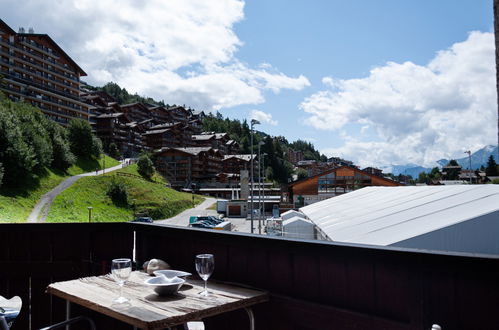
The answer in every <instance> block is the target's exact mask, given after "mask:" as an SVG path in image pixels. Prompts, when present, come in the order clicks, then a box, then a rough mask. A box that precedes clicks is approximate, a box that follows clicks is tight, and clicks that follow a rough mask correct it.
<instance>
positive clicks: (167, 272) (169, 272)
mask: <svg viewBox="0 0 499 330" xmlns="http://www.w3.org/2000/svg"><path fill="white" fill-rule="evenodd" d="M153 274H154V275H156V276H165V277H166V278H169V279H171V278H174V277H180V278H182V279H185V278H186V277H187V276H191V275H192V274H191V273H188V272H183V271H181V270H173V269H162V270H155V271H154V272H153Z"/></svg>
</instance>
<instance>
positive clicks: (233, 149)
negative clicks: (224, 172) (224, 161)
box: [225, 140, 240, 155]
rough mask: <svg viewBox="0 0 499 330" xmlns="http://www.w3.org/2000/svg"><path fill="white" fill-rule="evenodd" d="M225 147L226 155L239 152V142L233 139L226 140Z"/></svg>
mask: <svg viewBox="0 0 499 330" xmlns="http://www.w3.org/2000/svg"><path fill="white" fill-rule="evenodd" d="M225 147H226V148H227V155H236V154H239V152H240V148H239V143H237V142H236V141H235V140H229V141H227V143H226V144H225Z"/></svg>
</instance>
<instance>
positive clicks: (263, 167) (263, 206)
mask: <svg viewBox="0 0 499 330" xmlns="http://www.w3.org/2000/svg"><path fill="white" fill-rule="evenodd" d="M265 156H267V154H266V153H265V152H264V153H263V154H262V163H261V164H262V173H261V174H259V175H260V177H261V178H262V180H261V181H260V189H261V191H262V194H261V200H262V214H261V215H260V217H261V218H262V219H263V220H265V161H264V160H265ZM258 166H260V162H258ZM262 184H263V186H262ZM260 234H261V232H260Z"/></svg>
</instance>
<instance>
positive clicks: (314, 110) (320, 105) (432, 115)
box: [300, 32, 497, 165]
mask: <svg viewBox="0 0 499 330" xmlns="http://www.w3.org/2000/svg"><path fill="white" fill-rule="evenodd" d="M494 52H495V50H494V36H493V34H491V33H482V32H471V33H470V34H469V36H468V38H467V40H465V41H464V42H460V43H456V44H454V45H452V46H451V47H450V48H449V49H447V50H444V51H440V52H438V53H437V55H436V56H435V58H434V59H433V60H432V61H431V62H430V63H429V64H428V65H426V66H420V65H416V64H414V63H412V62H405V63H394V62H389V63H387V64H386V65H384V66H381V67H376V68H374V69H372V70H371V72H370V75H369V76H368V77H365V78H360V79H348V80H338V79H333V78H331V77H325V78H323V80H322V82H323V83H324V84H325V85H326V86H327V87H328V88H327V89H324V90H322V91H319V92H317V93H315V94H312V95H311V96H309V97H307V98H306V99H305V100H304V101H303V102H302V103H301V105H300V107H301V109H302V110H303V111H305V112H306V113H308V114H310V116H309V117H308V118H307V123H308V124H309V125H311V126H313V127H315V128H318V129H322V130H333V131H340V130H343V129H344V127H345V125H346V124H348V123H359V124H361V125H363V126H369V128H370V129H372V130H374V131H375V132H376V133H377V135H378V137H379V139H380V141H381V142H362V141H360V140H359V139H358V138H357V137H354V136H343V137H342V138H343V139H344V145H343V146H342V147H341V148H336V149H329V150H323V151H324V152H327V153H329V154H331V153H336V154H341V155H342V156H344V157H346V158H349V159H352V160H354V161H358V162H359V163H362V162H364V163H368V164H370V165H373V164H377V165H383V164H406V163H409V162H412V163H418V164H422V165H430V164H432V162H433V161H435V160H438V159H440V158H452V157H462V152H463V150H467V149H471V150H476V149H478V148H480V147H482V146H484V145H486V144H496V143H497V98H496V82H495V57H494V55H495V53H494Z"/></svg>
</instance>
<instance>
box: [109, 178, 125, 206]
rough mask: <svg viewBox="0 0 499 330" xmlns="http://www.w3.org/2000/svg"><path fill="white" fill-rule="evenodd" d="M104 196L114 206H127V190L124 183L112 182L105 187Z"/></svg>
mask: <svg viewBox="0 0 499 330" xmlns="http://www.w3.org/2000/svg"><path fill="white" fill-rule="evenodd" d="M106 194H107V195H108V196H109V197H110V198H111V200H112V201H113V204H114V205H116V206H122V207H126V206H128V189H127V186H126V184H125V183H124V182H122V181H117V180H114V179H113V180H112V181H111V183H110V184H109V186H108V187H107V192H106Z"/></svg>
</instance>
